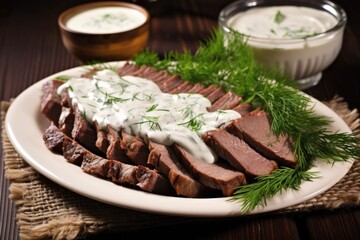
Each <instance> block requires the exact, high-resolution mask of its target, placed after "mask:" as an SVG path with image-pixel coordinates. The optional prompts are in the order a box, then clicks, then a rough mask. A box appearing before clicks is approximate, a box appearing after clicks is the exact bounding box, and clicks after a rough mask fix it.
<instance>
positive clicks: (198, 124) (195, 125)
mask: <svg viewBox="0 0 360 240" xmlns="http://www.w3.org/2000/svg"><path fill="white" fill-rule="evenodd" d="M203 115H204V114H203V113H200V114H197V115H196V116H193V117H191V118H190V119H189V120H188V121H186V122H183V123H179V124H178V125H180V126H182V125H185V126H186V127H187V128H188V129H190V130H191V131H195V132H196V131H199V130H200V129H201V128H202V127H203V126H204V124H205V123H204V121H202V120H201V119H202V118H203Z"/></svg>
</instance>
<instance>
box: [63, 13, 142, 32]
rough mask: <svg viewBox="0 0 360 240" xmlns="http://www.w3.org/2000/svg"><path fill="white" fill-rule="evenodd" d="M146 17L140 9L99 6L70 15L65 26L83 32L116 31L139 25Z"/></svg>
mask: <svg viewBox="0 0 360 240" xmlns="http://www.w3.org/2000/svg"><path fill="white" fill-rule="evenodd" d="M145 21H146V17H145V15H144V14H143V13H141V12H140V11H137V10H135V9H131V8H126V7H100V8H94V9H90V10H86V11H84V12H81V13H79V14H76V15H74V16H73V17H71V18H70V19H69V20H68V21H67V22H66V26H67V27H68V28H69V29H71V30H74V31H78V32H84V33H94V34H99V33H116V32H124V31H128V30H131V29H134V28H136V27H139V26H141V25H142V24H143V23H144V22H145Z"/></svg>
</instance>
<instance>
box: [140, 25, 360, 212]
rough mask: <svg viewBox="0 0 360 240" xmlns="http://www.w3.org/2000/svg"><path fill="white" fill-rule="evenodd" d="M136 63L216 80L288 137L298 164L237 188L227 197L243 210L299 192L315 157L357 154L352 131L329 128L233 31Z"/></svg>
mask: <svg viewBox="0 0 360 240" xmlns="http://www.w3.org/2000/svg"><path fill="white" fill-rule="evenodd" d="M224 43H225V44H224ZM134 61H135V63H136V64H138V65H143V64H146V65H149V66H153V67H155V68H157V69H158V70H165V71H167V72H169V73H170V74H175V75H178V76H180V77H181V78H182V79H184V80H187V81H191V82H194V83H202V84H204V85H207V86H208V85H211V84H215V85H218V86H220V87H222V88H223V89H224V90H226V91H232V92H235V93H237V94H238V95H240V96H242V97H243V98H244V100H245V101H247V102H250V103H252V104H253V105H255V106H256V107H258V108H261V109H263V110H265V111H266V112H267V113H268V114H269V116H270V119H271V129H272V131H273V132H274V133H276V134H279V135H281V134H286V135H288V136H290V137H291V139H292V141H293V143H294V154H295V157H296V158H297V159H298V164H297V166H296V167H295V168H289V167H280V168H278V169H276V170H275V171H274V172H273V173H272V174H271V175H266V176H261V177H258V178H257V181H256V182H254V183H251V184H248V185H244V186H240V187H238V188H237V190H236V192H235V193H234V195H233V196H232V198H231V199H230V200H232V201H241V202H242V209H241V210H242V211H243V212H245V213H246V212H249V211H251V210H253V209H254V208H255V207H256V206H257V205H260V204H261V205H264V204H266V200H267V199H269V198H271V197H273V196H274V195H276V194H277V193H279V192H281V191H283V190H286V189H296V190H297V189H299V188H300V185H301V182H302V181H311V180H312V179H314V178H316V177H318V175H317V173H315V172H311V171H309V169H310V168H311V166H312V164H313V162H314V160H315V159H322V160H325V161H328V163H329V164H332V163H334V162H336V161H349V160H351V159H352V158H355V159H357V158H360V147H359V145H360V139H358V138H356V137H355V135H356V134H355V133H339V132H336V133H333V132H329V131H328V130H327V127H328V124H329V123H330V122H331V120H330V119H328V118H327V117H324V116H319V115H316V114H315V113H314V111H313V109H312V108H311V107H309V105H310V103H311V99H310V98H309V97H308V96H307V95H305V94H303V93H301V92H300V91H299V90H298V89H297V87H296V85H295V82H294V81H292V80H290V79H289V78H288V77H286V76H285V75H284V74H282V73H280V72H279V71H278V70H277V69H271V70H269V69H265V68H264V67H263V66H261V65H260V64H259V63H257V62H256V60H255V59H254V56H253V52H252V49H251V48H250V47H249V46H248V45H247V44H246V39H244V38H243V36H241V35H240V34H238V33H237V32H235V31H232V32H230V33H228V34H226V35H225V34H224V33H223V32H222V31H221V30H219V29H215V30H214V31H213V33H212V35H211V36H210V37H209V38H208V39H206V41H205V42H203V43H201V44H200V46H199V48H198V49H197V51H196V52H195V53H194V54H191V53H190V52H188V51H185V52H180V53H179V52H169V53H166V54H165V56H164V57H163V58H162V59H160V58H159V56H158V55H157V54H156V53H153V52H151V51H149V50H146V51H144V52H142V53H140V54H138V55H137V56H136V57H135V58H134Z"/></svg>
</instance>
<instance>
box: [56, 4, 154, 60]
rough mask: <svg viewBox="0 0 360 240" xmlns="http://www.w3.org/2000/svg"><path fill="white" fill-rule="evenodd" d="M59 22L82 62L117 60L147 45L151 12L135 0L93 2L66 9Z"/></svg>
mask: <svg viewBox="0 0 360 240" xmlns="http://www.w3.org/2000/svg"><path fill="white" fill-rule="evenodd" d="M58 25H59V28H60V33H61V38H62V41H63V44H64V46H65V48H66V49H67V50H68V51H69V52H70V53H71V54H73V55H74V56H76V57H77V58H78V59H79V60H81V61H82V62H85V63H87V62H98V61H117V60H126V59H131V58H132V57H133V56H135V55H136V54H137V53H138V52H140V51H142V50H143V49H144V48H145V47H146V45H147V42H148V38H149V25H150V15H149V13H148V11H147V10H146V9H145V8H143V7H141V6H139V5H136V4H132V3H127V2H115V1H114V2H112V1H105V2H93V3H85V4H81V5H77V6H74V7H72V8H70V9H67V10H65V11H64V12H62V13H61V14H60V16H59V18H58Z"/></svg>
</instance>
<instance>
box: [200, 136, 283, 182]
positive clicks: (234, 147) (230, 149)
mask: <svg viewBox="0 0 360 240" xmlns="http://www.w3.org/2000/svg"><path fill="white" fill-rule="evenodd" d="M203 140H204V141H205V143H206V144H207V145H208V146H209V147H210V148H211V149H213V150H214V151H215V152H216V153H217V154H218V155H219V156H220V157H222V158H223V159H225V160H226V161H227V162H228V163H230V165H231V166H233V167H234V168H235V169H237V170H239V171H241V172H244V173H245V174H246V175H247V176H250V177H252V178H254V177H258V176H262V175H269V174H271V173H272V172H273V171H274V170H275V169H276V168H277V164H276V162H274V161H270V160H268V159H266V158H264V157H263V156H262V155H261V154H259V153H258V152H256V151H255V150H254V149H252V148H251V147H250V146H249V145H248V144H247V143H245V142H244V141H243V140H241V139H240V138H238V137H236V136H234V135H232V134H230V133H228V132H226V131H225V130H222V129H220V130H211V131H208V132H206V133H205V134H204V136H203Z"/></svg>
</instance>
